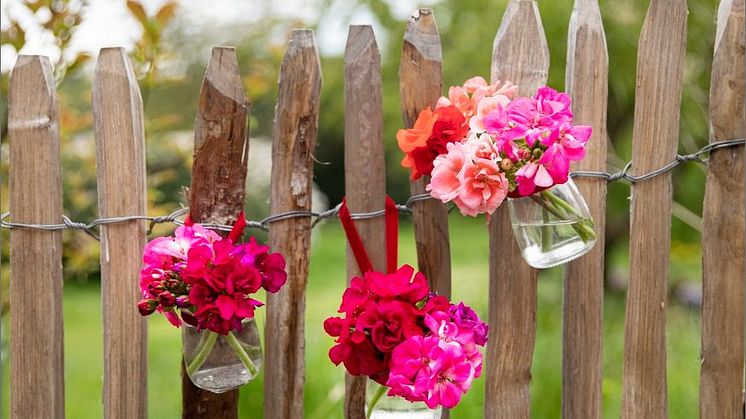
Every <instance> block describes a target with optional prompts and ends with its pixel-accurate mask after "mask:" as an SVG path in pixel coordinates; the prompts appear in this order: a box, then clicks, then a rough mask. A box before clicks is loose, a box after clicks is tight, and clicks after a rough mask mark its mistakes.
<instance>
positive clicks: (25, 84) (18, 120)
mask: <svg viewBox="0 0 746 419" xmlns="http://www.w3.org/2000/svg"><path fill="white" fill-rule="evenodd" d="M10 79H11V82H10V88H9V91H8V101H9V106H8V124H9V125H8V129H9V130H13V129H29V128H37V129H43V128H45V127H46V126H48V125H49V124H51V123H54V119H55V117H56V116H57V115H58V114H59V110H58V104H57V92H56V90H55V82H54V70H53V69H52V63H50V62H49V58H47V57H45V56H41V55H19V56H18V60H17V61H16V64H15V66H14V67H13V72H12V73H11V77H10Z"/></svg>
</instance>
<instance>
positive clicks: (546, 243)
mask: <svg viewBox="0 0 746 419" xmlns="http://www.w3.org/2000/svg"><path fill="white" fill-rule="evenodd" d="M541 218H542V220H544V223H548V222H549V211H547V209H546V208H543V207H542V208H541ZM541 250H542V251H544V252H548V251H550V250H552V227H551V226H550V225H544V226H542V227H541Z"/></svg>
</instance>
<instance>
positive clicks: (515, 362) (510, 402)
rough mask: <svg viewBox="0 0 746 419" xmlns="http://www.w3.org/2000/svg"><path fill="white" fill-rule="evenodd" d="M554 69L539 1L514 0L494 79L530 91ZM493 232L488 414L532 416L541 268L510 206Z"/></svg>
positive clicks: (497, 47)
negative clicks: (529, 257)
mask: <svg viewBox="0 0 746 419" xmlns="http://www.w3.org/2000/svg"><path fill="white" fill-rule="evenodd" d="M527 46H530V47H527ZM548 71H549V49H548V48H547V42H546V37H545V36H544V29H543V28H542V26H541V17H540V16H539V9H538V7H537V4H536V2H535V1H532V0H511V1H510V2H509V3H508V6H507V8H506V10H505V14H504V16H503V19H502V23H501V24H500V29H499V30H498V31H497V36H496V37H495V43H494V49H493V54H492V81H493V82H495V81H498V80H500V81H506V80H507V81H512V82H513V83H516V84H518V85H519V94H521V95H524V96H528V95H533V94H534V93H535V92H536V89H537V88H538V87H539V86H541V85H543V84H544V83H546V79H547V73H548ZM489 233H490V294H489V307H490V317H489V320H490V322H489V323H490V336H489V339H490V344H489V345H488V346H487V372H486V378H485V387H486V389H485V390H486V394H485V406H484V416H485V418H488V419H496V418H506V419H521V418H528V417H530V415H531V394H530V385H531V362H532V358H533V352H534V343H535V340H536V295H537V294H536V287H537V282H536V281H537V278H538V272H537V271H536V270H535V269H532V268H531V267H529V266H528V264H526V263H525V262H524V261H523V257H522V256H521V251H520V249H519V248H518V244H517V243H516V242H515V239H514V238H513V230H512V228H511V224H510V215H509V214H508V208H507V206H504V205H503V206H502V207H500V208H498V210H497V211H496V212H495V214H493V216H492V217H491V218H490V222H489Z"/></svg>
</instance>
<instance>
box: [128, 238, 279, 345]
mask: <svg viewBox="0 0 746 419" xmlns="http://www.w3.org/2000/svg"><path fill="white" fill-rule="evenodd" d="M143 265H144V266H143V268H142V270H141V271H140V289H141V291H142V296H143V299H142V300H140V302H139V303H138V309H139V310H140V314H142V315H143V316H147V315H149V314H152V313H153V312H155V311H158V312H160V313H163V314H164V315H165V316H166V318H167V319H168V321H170V322H171V323H172V324H173V325H174V326H176V327H179V326H181V324H182V323H181V322H182V320H183V321H184V322H186V323H187V324H189V325H192V326H194V327H196V328H197V329H198V330H202V329H208V330H211V331H213V332H215V333H218V334H220V335H227V334H228V332H230V331H231V330H235V331H240V330H241V320H243V319H245V318H250V317H254V309H255V308H256V307H261V306H262V305H263V304H262V303H261V302H260V301H258V300H255V299H253V298H251V296H252V295H253V294H255V293H256V292H257V291H259V288H264V289H265V290H267V291H268V292H277V291H278V290H279V289H280V287H282V285H284V284H285V280H286V279H287V274H286V273H285V258H284V257H283V256H282V255H281V254H279V253H270V252H269V247H267V246H260V245H258V244H257V243H256V241H255V240H254V238H253V237H251V238H250V240H249V242H248V243H233V240H232V239H231V238H221V237H220V236H219V235H217V234H216V233H215V232H213V231H210V230H208V229H206V228H204V227H203V226H201V225H200V224H193V225H191V226H186V225H185V226H181V227H179V228H177V229H176V231H175V232H174V235H173V236H172V237H158V238H155V239H153V240H152V241H151V242H150V243H148V244H147V245H146V246H145V250H144V252H143ZM177 310H179V312H180V313H179V314H180V315H181V316H179V314H177V313H176V311H177Z"/></svg>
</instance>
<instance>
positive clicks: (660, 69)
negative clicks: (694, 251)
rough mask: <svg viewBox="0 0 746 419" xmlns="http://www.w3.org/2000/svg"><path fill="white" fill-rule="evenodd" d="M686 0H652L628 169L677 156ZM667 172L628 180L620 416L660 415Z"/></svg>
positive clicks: (663, 405)
mask: <svg viewBox="0 0 746 419" xmlns="http://www.w3.org/2000/svg"><path fill="white" fill-rule="evenodd" d="M686 16H687V10H686V2H685V0H652V1H651V2H650V8H649V9H648V13H647V16H646V17H645V22H644V23H643V27H642V33H641V34H640V41H639V44H638V51H637V88H636V90H635V98H636V102H635V124H634V130H633V133H632V160H633V161H634V163H633V167H632V171H633V172H634V174H635V175H639V174H642V173H647V172H649V171H651V170H655V169H658V168H660V167H662V166H663V165H665V164H666V163H668V162H670V161H671V160H673V158H674V157H675V156H676V148H677V141H678V137H679V114H680V105H681V87H682V86H681V84H682V78H683V73H684V56H685V51H686ZM671 199H672V185H671V173H670V172H669V173H667V174H664V175H661V176H657V177H655V178H653V179H650V180H648V181H645V182H641V183H638V184H635V185H633V186H632V205H631V207H632V208H631V220H630V245H629V251H630V275H629V288H628V290H627V307H626V315H625V323H624V373H623V387H624V388H623V393H622V418H623V419H644V418H655V419H664V418H666V417H667V416H668V407H667V395H666V391H667V390H666V293H667V291H668V288H667V284H666V282H667V277H668V262H669V260H668V257H669V250H670V245H671Z"/></svg>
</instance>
